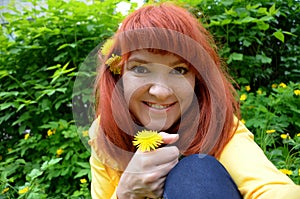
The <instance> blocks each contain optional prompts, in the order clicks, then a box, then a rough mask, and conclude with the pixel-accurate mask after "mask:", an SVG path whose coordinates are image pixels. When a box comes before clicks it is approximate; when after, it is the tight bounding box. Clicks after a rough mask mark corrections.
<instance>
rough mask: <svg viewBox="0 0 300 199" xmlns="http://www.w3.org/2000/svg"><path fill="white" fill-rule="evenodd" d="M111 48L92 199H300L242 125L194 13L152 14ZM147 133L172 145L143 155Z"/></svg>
mask: <svg viewBox="0 0 300 199" xmlns="http://www.w3.org/2000/svg"><path fill="white" fill-rule="evenodd" d="M110 43H111V45H110V46H109V47H106V49H102V53H103V54H106V56H105V57H104V61H103V63H104V64H103V66H102V67H101V68H100V71H99V73H98V77H97V80H96V84H95V91H96V92H95V96H96V115H97V117H98V118H97V119H96V120H95V122H94V123H93V125H92V127H91V128H90V131H89V133H90V137H91V140H90V142H89V143H90V145H91V146H92V151H93V153H92V155H91V159H90V164H91V170H92V187H91V188H92V196H93V198H119V199H122V198H146V197H148V198H158V197H164V198H170V199H173V198H192V197H193V198H214V199H217V198H233V199H234V198H260V199H263V198H268V199H269V198H272V199H273V198H290V199H293V198H298V199H299V198H300V187H299V186H298V185H295V184H294V183H293V182H292V181H291V180H290V179H289V178H288V177H287V176H285V175H284V174H282V173H281V172H280V171H279V170H277V169H276V168H275V166H274V165H272V163H271V162H270V161H269V160H268V159H267V158H266V157H265V155H264V154H263V152H262V150H261V149H260V148H259V147H258V146H257V145H256V143H255V142H254V140H253V135H252V134H251V133H250V132H249V131H248V130H247V129H246V127H245V126H244V125H243V124H242V123H241V122H239V120H238V116H239V110H238V105H237V102H236V101H235V91H234V88H233V87H232V85H231V83H230V78H229V76H228V75H227V74H226V72H225V71H224V70H223V68H224V67H223V66H222V63H221V60H220V58H219V57H218V54H217V52H216V49H215V45H214V42H213V40H212V37H211V36H210V34H209V33H208V32H207V30H206V29H205V28H204V27H203V26H202V25H201V24H200V23H199V22H198V21H197V19H196V18H194V17H193V16H192V15H191V14H190V13H189V12H187V11H186V10H185V9H183V8H180V7H177V6H175V5H173V4H169V3H162V4H158V5H147V6H144V7H142V8H140V9H138V10H136V11H135V12H133V13H132V14H130V15H129V16H128V17H127V18H126V19H125V20H124V21H123V22H122V25H121V26H120V28H119V30H118V32H117V33H116V34H115V36H114V37H113V38H112V40H110ZM104 51H106V52H104ZM143 129H148V130H154V131H158V132H160V135H161V136H162V138H163V143H164V145H163V146H162V147H160V148H159V149H156V150H152V151H146V152H143V151H141V150H136V148H135V146H134V145H133V143H132V142H133V137H134V135H136V133H137V132H138V131H141V130H143Z"/></svg>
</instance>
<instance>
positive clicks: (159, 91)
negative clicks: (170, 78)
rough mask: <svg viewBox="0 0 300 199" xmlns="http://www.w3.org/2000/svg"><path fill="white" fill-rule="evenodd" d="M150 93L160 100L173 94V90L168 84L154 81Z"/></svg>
mask: <svg viewBox="0 0 300 199" xmlns="http://www.w3.org/2000/svg"><path fill="white" fill-rule="evenodd" d="M149 94H150V95H152V96H155V97H156V98H157V99H159V100H165V99H167V98H168V97H170V96H171V95H172V94H173V90H172V89H171V88H170V87H168V86H167V85H164V84H158V83H153V84H152V85H151V86H150V88H149Z"/></svg>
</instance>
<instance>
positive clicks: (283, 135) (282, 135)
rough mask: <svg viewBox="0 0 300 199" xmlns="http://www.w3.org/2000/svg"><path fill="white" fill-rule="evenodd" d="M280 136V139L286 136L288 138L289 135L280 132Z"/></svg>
mask: <svg viewBox="0 0 300 199" xmlns="http://www.w3.org/2000/svg"><path fill="white" fill-rule="evenodd" d="M280 137H281V138H282V139H287V138H289V137H290V136H289V134H281V135H280Z"/></svg>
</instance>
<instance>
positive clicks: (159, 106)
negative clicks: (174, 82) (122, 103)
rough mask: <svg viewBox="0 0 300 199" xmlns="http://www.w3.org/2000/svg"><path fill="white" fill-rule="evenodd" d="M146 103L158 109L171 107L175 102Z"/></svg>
mask: <svg viewBox="0 0 300 199" xmlns="http://www.w3.org/2000/svg"><path fill="white" fill-rule="evenodd" d="M144 104H146V105H147V106H149V107H151V108H154V109H157V110H163V109H167V108H169V107H170V106H172V105H173V104H175V102H174V103H172V104H156V103H151V102H144Z"/></svg>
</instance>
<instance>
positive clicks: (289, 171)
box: [279, 169, 293, 175]
mask: <svg viewBox="0 0 300 199" xmlns="http://www.w3.org/2000/svg"><path fill="white" fill-rule="evenodd" d="M279 170H280V171H281V172H282V173H284V174H286V175H292V174H293V171H291V170H288V169H279Z"/></svg>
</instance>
